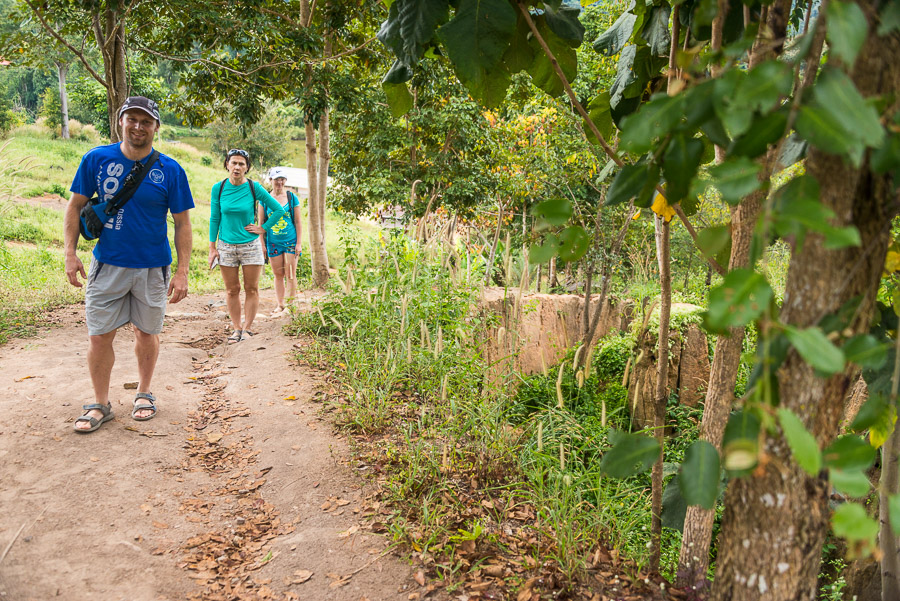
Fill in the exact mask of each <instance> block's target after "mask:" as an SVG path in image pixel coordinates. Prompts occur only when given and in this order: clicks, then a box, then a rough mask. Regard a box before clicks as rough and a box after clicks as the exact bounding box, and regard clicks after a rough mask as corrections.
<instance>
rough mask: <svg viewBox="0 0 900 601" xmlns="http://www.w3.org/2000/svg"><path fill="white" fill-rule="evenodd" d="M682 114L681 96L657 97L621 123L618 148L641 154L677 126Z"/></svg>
mask: <svg viewBox="0 0 900 601" xmlns="http://www.w3.org/2000/svg"><path fill="white" fill-rule="evenodd" d="M683 114H684V97H683V96H680V95H679V96H665V95H662V96H659V97H657V98H654V99H653V100H651V101H650V102H649V103H647V104H645V105H644V106H643V107H641V109H640V110H639V111H638V112H637V113H635V114H633V115H629V116H628V117H626V118H625V119H623V121H622V135H621V137H620V142H619V146H620V147H621V148H622V149H624V150H627V151H629V152H633V153H635V154H643V153H645V152H647V151H648V150H650V148H651V147H652V146H653V140H655V139H656V138H661V137H662V136H665V135H666V134H668V133H669V131H670V130H671V129H672V128H673V127H675V125H677V124H678V121H679V120H680V119H681V117H682V115H683Z"/></svg>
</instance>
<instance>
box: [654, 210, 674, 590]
mask: <svg viewBox="0 0 900 601" xmlns="http://www.w3.org/2000/svg"><path fill="white" fill-rule="evenodd" d="M654 221H655V224H656V257H657V261H658V263H659V286H660V295H659V297H660V298H659V301H660V302H659V338H658V339H657V345H658V349H657V352H656V395H655V397H656V403H655V410H656V411H655V412H654V414H655V415H654V435H655V436H656V441H657V442H658V443H659V457H658V458H657V459H656V463H654V464H653V471H652V472H651V474H650V482H651V492H650V507H651V508H650V511H651V519H650V542H651V545H652V546H651V548H650V570H651V571H653V572H659V558H660V553H661V550H662V493H663V448H664V446H665V443H666V436H665V430H666V429H665V425H666V404H667V402H668V400H669V394H668V387H669V316H670V314H671V312H672V273H671V261H670V256H669V255H670V243H669V224H668V222H667V221H666V220H665V219H664V218H662V217H660V216H659V215H656V216H655V219H654Z"/></svg>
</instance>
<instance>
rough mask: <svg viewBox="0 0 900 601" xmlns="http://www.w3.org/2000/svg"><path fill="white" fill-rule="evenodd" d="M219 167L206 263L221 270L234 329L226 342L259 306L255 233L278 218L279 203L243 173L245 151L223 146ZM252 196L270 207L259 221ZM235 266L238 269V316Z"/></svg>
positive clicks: (246, 328) (244, 334)
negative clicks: (222, 169)
mask: <svg viewBox="0 0 900 601" xmlns="http://www.w3.org/2000/svg"><path fill="white" fill-rule="evenodd" d="M225 170H226V171H228V178H227V179H224V180H222V181H221V182H219V183H218V184H216V185H214V186H213V189H212V197H211V198H210V217H209V267H210V269H212V268H213V267H215V266H216V265H218V266H219V269H220V270H221V272H222V280H223V281H224V282H225V294H226V304H227V306H228V315H229V316H230V317H231V325H232V327H233V329H234V331H233V332H232V333H231V336H229V337H228V343H229V344H234V343H235V342H240V341H241V340H246V339H247V338H249V337H250V336H253V332H252V331H251V330H250V327H251V326H252V325H253V320H254V319H256V312H257V310H258V309H259V276H260V275H261V274H262V270H263V265H264V262H265V259H264V258H263V252H264V249H263V247H262V243H261V242H260V240H259V235H260V234H262V233H264V232H265V231H266V228H270V227H272V226H273V225H275V223H277V222H278V220H279V219H281V216H282V215H283V214H284V207H282V206H281V203H280V202H278V201H277V200H275V199H274V198H272V196H271V195H270V194H269V193H268V192H266V190H265V188H263V187H262V186H260V185H259V183H257V182H254V181H250V180H249V179H247V177H246V175H247V171H249V170H250V153H248V152H247V151H246V150H239V149H235V150H229V151H228V153H227V154H226V155H225ZM251 186H252V187H253V188H252V190H251ZM257 202H258V203H260V204H262V205H264V206H266V207H268V208H269V210H270V211H272V213H271V214H270V215H269V218H268V219H267V220H266V222H265V223H263V224H260V225H257V223H256V220H255V215H256V203H257ZM239 270H241V271H243V275H244V319H243V322H242V321H241V281H240V277H239V275H238V271H239Z"/></svg>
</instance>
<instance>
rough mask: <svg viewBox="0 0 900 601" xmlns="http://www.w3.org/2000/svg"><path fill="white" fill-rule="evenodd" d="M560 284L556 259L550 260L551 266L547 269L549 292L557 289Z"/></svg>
mask: <svg viewBox="0 0 900 601" xmlns="http://www.w3.org/2000/svg"><path fill="white" fill-rule="evenodd" d="M558 284H559V282H557V281H556V257H553V258H552V259H550V266H549V267H548V268H547V292H550V291H551V290H553V288H555V287H556V286H557V285H558Z"/></svg>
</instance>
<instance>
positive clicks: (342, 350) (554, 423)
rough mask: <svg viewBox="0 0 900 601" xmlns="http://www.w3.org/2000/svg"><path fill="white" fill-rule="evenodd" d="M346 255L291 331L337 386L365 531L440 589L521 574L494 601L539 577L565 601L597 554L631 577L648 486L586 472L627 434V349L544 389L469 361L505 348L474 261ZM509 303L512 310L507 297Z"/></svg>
mask: <svg viewBox="0 0 900 601" xmlns="http://www.w3.org/2000/svg"><path fill="white" fill-rule="evenodd" d="M348 244H349V245H350V246H352V247H353V249H352V250H353V252H347V253H345V256H347V257H355V256H359V257H360V258H359V261H355V260H350V261H347V262H345V265H344V268H343V269H342V270H341V271H340V274H339V276H338V277H336V278H334V280H335V281H334V288H333V289H332V290H331V291H330V292H329V293H328V294H327V295H326V296H325V297H323V298H322V299H320V300H319V301H318V302H316V303H315V304H314V305H313V307H312V310H311V311H310V312H308V313H306V314H302V315H298V316H296V317H295V321H294V322H293V324H292V328H293V329H294V332H295V333H297V332H305V333H309V334H312V335H313V336H314V339H313V341H312V342H310V343H309V345H308V346H307V347H306V348H305V350H304V351H302V352H301V355H302V357H301V358H302V359H304V360H306V361H308V362H310V363H313V364H315V365H318V366H319V367H321V368H322V369H324V370H326V371H327V372H329V373H330V374H333V376H334V377H335V378H336V379H337V380H338V382H339V383H340V386H339V390H340V392H339V393H338V394H336V395H332V396H331V397H328V398H327V400H326V401H325V402H326V404H327V405H326V407H327V409H328V410H331V409H335V413H336V415H337V423H338V426H339V427H341V428H343V429H344V430H345V431H347V432H349V433H350V434H351V435H352V436H353V439H354V440H355V441H356V443H357V445H356V450H357V452H358V455H359V459H360V461H361V463H362V464H364V465H365V466H366V468H367V469H368V468H371V472H370V473H373V474H378V480H379V483H380V484H381V485H382V490H383V491H384V492H383V493H382V500H383V501H385V505H386V506H387V507H389V508H390V509H389V510H387V511H388V512H389V517H382V515H381V514H379V515H378V516H377V517H376V518H373V519H376V520H377V521H376V522H375V524H373V528H374V527H380V528H383V529H384V530H386V531H387V532H388V533H389V534H390V535H391V536H393V538H394V540H395V541H396V542H397V543H399V544H402V545H404V548H405V549H407V550H408V551H409V552H411V553H413V554H416V555H417V556H418V557H420V558H423V560H424V561H425V563H426V565H428V566H429V569H430V570H431V572H429V573H433V574H434V576H435V577H436V578H438V579H443V580H444V582H445V584H448V585H449V586H451V587H452V586H453V583H458V582H459V578H460V574H461V573H462V572H466V571H470V570H477V569H479V566H480V565H481V563H482V562H483V561H490V562H500V563H503V562H507V563H508V565H513V564H515V565H517V566H519V567H520V568H521V566H526V568H525V569H515V570H513V573H514V574H520V575H522V576H521V578H517V577H516V576H510V577H507V578H506V580H505V583H506V584H505V586H507V587H508V589H507V593H510V591H516V590H518V589H519V588H521V587H522V586H524V585H525V581H526V580H527V577H530V576H531V577H533V576H535V575H540V574H543V575H544V577H545V581H546V582H555V583H557V584H555V585H553V586H555V587H557V588H552V587H551V588H547V590H546V591H545V592H551V590H557V591H558V590H560V588H562V589H568V590H572V589H573V587H579V586H585V584H584V583H586V582H588V580H589V577H590V573H591V572H590V570H589V568H590V567H591V566H592V565H594V564H591V561H592V557H598V556H599V551H597V549H598V544H601V543H606V544H608V545H611V546H612V547H614V548H616V549H618V550H619V553H620V554H621V558H622V561H624V562H625V564H626V565H627V566H631V567H630V569H631V570H633V572H634V575H635V576H636V575H638V574H640V572H641V569H642V561H643V559H644V557H645V556H646V548H645V547H646V543H647V541H648V540H649V525H650V518H649V510H648V508H649V503H650V499H649V497H650V495H649V488H650V483H649V478H648V476H646V475H642V476H637V477H634V478H631V479H628V480H613V479H611V478H609V477H607V476H605V475H603V474H602V473H601V471H600V467H599V466H600V460H601V459H602V457H603V454H604V453H605V452H606V451H607V450H608V449H609V448H610V447H611V446H612V442H613V441H614V438H615V436H616V432H618V431H627V430H629V429H630V426H631V424H630V419H631V418H630V414H629V411H628V407H627V391H626V389H625V387H624V386H623V384H622V380H623V376H624V371H625V366H626V364H627V362H628V357H629V356H630V354H631V352H632V345H633V340H632V338H631V337H630V336H629V335H628V334H623V335H619V336H612V337H609V338H607V339H605V340H604V341H602V343H601V344H600V345H598V346H597V347H596V348H595V349H594V350H593V351H592V352H591V354H590V357H589V358H588V359H589V360H588V362H587V365H588V368H587V369H582V368H580V369H579V370H578V372H574V371H573V364H574V363H575V361H574V358H575V354H576V353H577V352H580V351H575V350H572V351H570V353H569V355H568V356H567V357H566V358H565V359H564V361H563V363H562V364H561V365H560V366H557V367H554V368H552V369H548V370H547V372H548V373H547V375H543V374H538V375H534V376H526V377H523V376H520V375H518V374H516V373H513V372H511V371H510V368H509V365H510V362H508V361H503V360H501V361H500V362H498V363H496V364H494V365H489V364H488V363H487V362H486V360H485V359H484V355H483V354H482V349H483V348H484V347H485V345H486V344H487V341H488V340H490V339H496V338H497V337H498V334H500V333H502V334H503V337H504V340H513V352H516V344H517V342H515V338H516V334H515V332H514V330H515V324H507V325H508V326H509V329H508V330H506V329H504V328H501V327H499V320H498V319H497V318H496V317H493V316H491V315H489V314H485V313H484V312H483V311H481V310H480V309H479V308H478V298H479V295H480V292H481V291H480V290H479V289H478V288H477V286H473V284H472V283H473V282H480V281H482V280H483V277H484V274H483V270H484V263H483V261H482V262H480V263H478V264H477V265H475V266H474V268H472V266H471V265H469V264H468V263H467V262H465V261H464V260H461V259H460V253H459V252H457V251H456V249H454V248H453V247H452V246H451V245H450V244H449V242H441V243H439V244H435V243H434V242H430V243H429V244H426V245H420V244H418V243H416V242H413V241H411V240H409V239H407V238H405V237H404V236H402V235H397V236H394V237H391V238H389V239H387V240H383V241H382V242H381V243H380V244H379V243H375V244H372V243H369V244H368V245H363V246H364V248H363V249H362V250H360V251H359V252H357V250H356V246H355V244H356V243H355V242H352V243H348ZM479 272H481V275H479ZM467 282H468V283H467ZM510 301H511V302H514V303H521V302H522V300H521V296H520V295H519V294H518V293H517V292H516V291H515V290H510ZM513 313H514V314H515V315H519V316H521V315H522V314H523V311H522V310H521V307H519V308H517V309H516V310H515V311H513ZM698 415H699V413H698ZM694 417H696V416H689V417H688V418H685V421H686V422H690V423H692V422H691V419H693V418H694ZM694 425H695V424H694ZM682 452H683V451H682ZM667 460H670V461H675V460H679V459H677V451H672V452H671V454H670V455H667ZM670 471H671V470H670ZM672 473H674V471H672ZM382 511H385V510H382ZM376 529H377V528H376ZM669 548H674V549H675V553H676V556H677V543H672V544H670V547H669ZM595 552H596V553H595ZM479 557H480V558H481V559H478V558H479ZM486 558H489V559H486ZM676 559H677V557H676ZM495 569H496V568H495ZM510 569H512V568H510ZM550 574H552V577H551V576H550ZM530 582H531V585H533V581H530ZM547 586H548V587H549V586H550V585H547ZM657 590H658V589H657ZM514 596H515V595H513V597H514Z"/></svg>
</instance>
